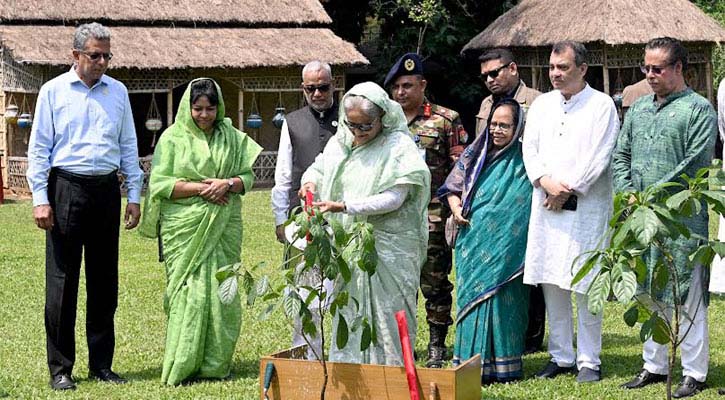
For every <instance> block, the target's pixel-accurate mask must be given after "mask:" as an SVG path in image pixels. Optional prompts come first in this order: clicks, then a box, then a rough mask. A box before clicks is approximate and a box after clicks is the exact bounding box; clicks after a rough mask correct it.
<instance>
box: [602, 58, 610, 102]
mask: <svg viewBox="0 0 725 400" xmlns="http://www.w3.org/2000/svg"><path fill="white" fill-rule="evenodd" d="M602 71H603V73H602V75H604V93H606V94H607V95H609V68H607V65H606V64H605V65H602Z"/></svg>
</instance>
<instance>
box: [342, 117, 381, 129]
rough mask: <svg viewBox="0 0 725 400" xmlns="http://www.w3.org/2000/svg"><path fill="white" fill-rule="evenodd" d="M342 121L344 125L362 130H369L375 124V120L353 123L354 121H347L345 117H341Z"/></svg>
mask: <svg viewBox="0 0 725 400" xmlns="http://www.w3.org/2000/svg"><path fill="white" fill-rule="evenodd" d="M343 121H344V122H345V125H347V127H348V128H350V129H357V130H359V131H362V132H369V131H371V130H373V126H374V125H375V122H371V123H369V124H354V123H352V122H350V121H348V120H347V118H345V119H343Z"/></svg>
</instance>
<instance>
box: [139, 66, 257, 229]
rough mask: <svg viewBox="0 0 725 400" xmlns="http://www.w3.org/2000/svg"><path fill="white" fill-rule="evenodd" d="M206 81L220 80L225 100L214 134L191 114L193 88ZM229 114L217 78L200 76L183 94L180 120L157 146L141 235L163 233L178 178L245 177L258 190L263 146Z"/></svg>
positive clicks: (247, 184)
mask: <svg viewBox="0 0 725 400" xmlns="http://www.w3.org/2000/svg"><path fill="white" fill-rule="evenodd" d="M203 79H208V80H210V81H212V82H213V83H214V87H215V88H216V91H217V97H218V99H219V102H218V104H217V114H216V120H215V122H214V132H213V133H212V134H211V135H207V134H206V133H204V131H203V130H201V129H200V128H199V127H198V126H197V125H196V122H195V121H194V119H193V118H192V116H191V86H192V85H193V84H194V83H196V82H198V81H200V80H203ZM224 115H225V107H224V98H223V96H222V92H221V88H220V87H219V85H218V84H217V83H216V82H214V80H212V79H209V78H199V79H195V80H193V81H191V82H190V83H189V85H188V86H187V88H186V91H185V92H184V95H183V96H182V97H181V103H180V104H179V109H178V111H177V113H176V119H175V120H174V124H172V125H171V126H169V127H168V128H167V129H166V130H165V131H164V133H163V134H162V135H161V138H160V139H159V142H158V143H157V145H156V148H155V150H154V159H153V168H152V170H151V174H150V177H149V187H148V191H147V193H146V200H145V203H144V212H143V218H142V221H141V226H140V227H139V232H140V233H141V235H143V236H148V237H155V236H156V235H157V223H158V221H159V215H160V211H161V206H162V204H161V203H162V201H171V202H174V200H170V199H171V193H172V192H173V190H174V185H175V184H176V182H178V181H188V182H200V181H202V180H204V179H207V178H219V179H229V178H233V177H239V178H240V179H241V180H242V182H243V183H244V188H245V191H246V190H250V189H251V188H252V183H253V181H254V173H253V172H252V165H253V164H254V161H255V160H256V158H257V156H258V155H259V153H260V152H261V150H262V148H261V147H260V146H259V145H258V144H257V143H255V142H254V141H253V140H252V139H250V138H249V137H248V136H247V134H246V133H244V132H242V131H240V130H238V129H236V128H235V127H234V126H233V125H232V120H231V119H229V118H226V117H225V116H224ZM237 197H238V196H237ZM175 202H177V203H193V202H204V200H203V199H201V198H200V197H191V198H186V199H179V200H177V201H175ZM210 207H212V206H211V205H210ZM213 207H218V206H213Z"/></svg>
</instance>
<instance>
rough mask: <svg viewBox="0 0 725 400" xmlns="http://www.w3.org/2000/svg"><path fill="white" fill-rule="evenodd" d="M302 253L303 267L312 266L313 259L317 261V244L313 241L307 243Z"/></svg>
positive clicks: (313, 263)
mask: <svg viewBox="0 0 725 400" xmlns="http://www.w3.org/2000/svg"><path fill="white" fill-rule="evenodd" d="M304 254H305V268H312V266H313V265H315V261H317V246H316V245H315V243H307V247H305V252H304Z"/></svg>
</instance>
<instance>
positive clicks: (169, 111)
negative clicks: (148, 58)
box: [166, 79, 174, 126]
mask: <svg viewBox="0 0 725 400" xmlns="http://www.w3.org/2000/svg"><path fill="white" fill-rule="evenodd" d="M173 123H174V83H173V82H172V81H171V79H169V91H168V92H166V126H171V124H173Z"/></svg>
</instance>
